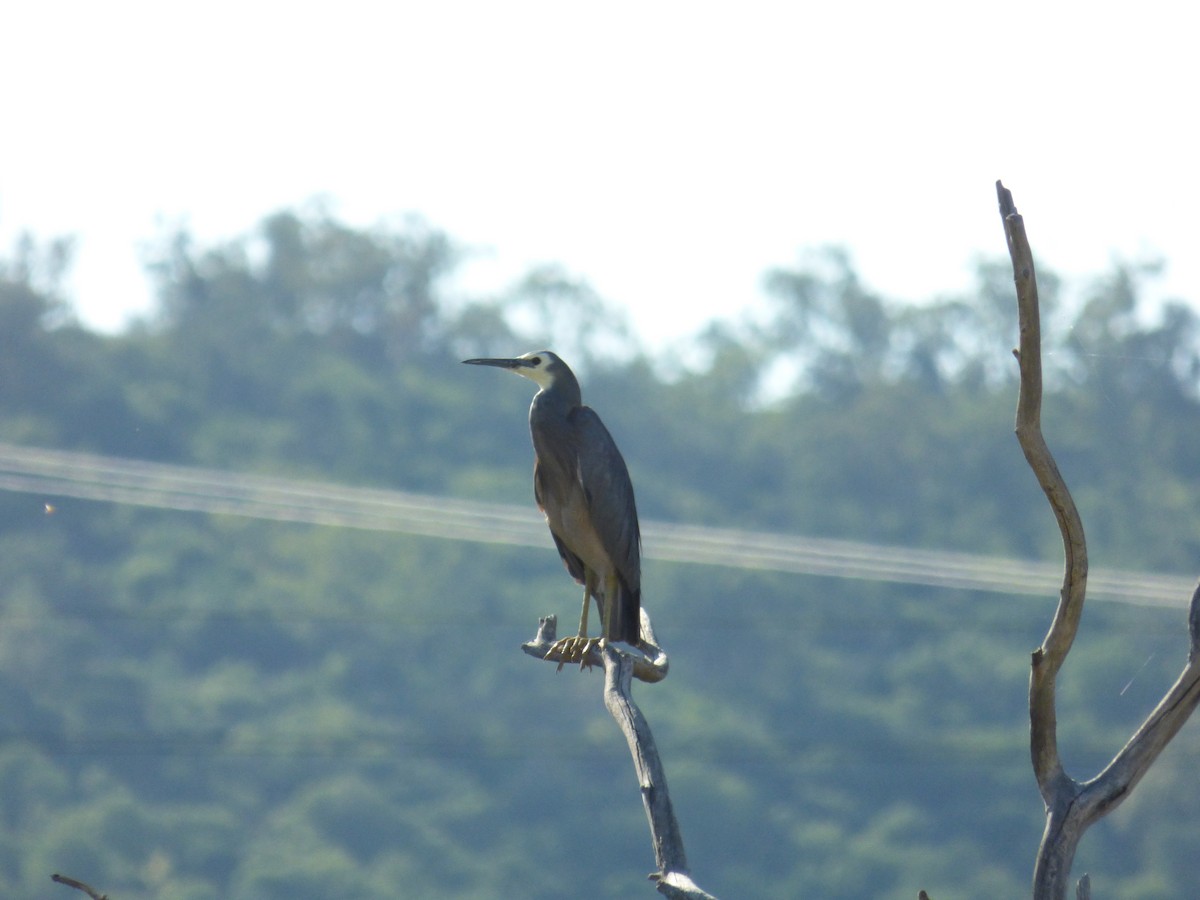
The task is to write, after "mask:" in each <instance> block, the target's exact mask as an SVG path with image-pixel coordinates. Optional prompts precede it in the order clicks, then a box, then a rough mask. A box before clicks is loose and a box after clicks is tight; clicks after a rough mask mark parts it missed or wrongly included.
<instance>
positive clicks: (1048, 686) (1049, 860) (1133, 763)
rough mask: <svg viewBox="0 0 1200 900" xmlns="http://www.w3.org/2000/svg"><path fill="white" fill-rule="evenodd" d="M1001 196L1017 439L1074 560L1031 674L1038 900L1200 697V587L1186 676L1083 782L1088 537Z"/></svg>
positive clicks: (1031, 294)
mask: <svg viewBox="0 0 1200 900" xmlns="http://www.w3.org/2000/svg"><path fill="white" fill-rule="evenodd" d="M996 194H997V197H998V199H999V201H1000V216H1001V218H1002V219H1003V220H1004V234H1005V237H1006V238H1007V241H1008V253H1009V256H1010V257H1011V259H1012V264H1013V278H1014V280H1015V282H1016V289H1017V315H1018V321H1019V324H1020V347H1019V349H1018V350H1016V351H1014V352H1015V354H1016V357H1017V361H1018V363H1019V364H1020V372H1021V386H1020V394H1019V396H1018V400H1017V422H1016V434H1017V440H1018V441H1019V443H1020V445H1021V449H1022V451H1024V453H1025V459H1026V461H1027V462H1028V463H1029V467H1030V468H1031V469H1032V470H1033V473H1034V475H1035V476H1036V477H1037V480H1038V483H1039V484H1040V485H1041V487H1042V491H1043V493H1045V495H1046V500H1047V502H1048V503H1049V504H1050V508H1051V510H1052V511H1053V512H1054V516H1055V519H1057V521H1058V528H1059V532H1060V533H1061V534H1062V541H1063V554H1064V557H1065V566H1064V572H1063V585H1062V590H1061V591H1060V593H1059V600H1058V608H1057V609H1056V610H1055V613H1054V618H1053V620H1052V621H1051V623H1050V630H1049V631H1048V632H1047V633H1046V637H1045V639H1044V640H1043V641H1042V644H1041V646H1040V647H1038V649H1037V650H1035V651H1034V652H1033V659H1032V667H1031V672H1030V678H1029V743H1030V756H1031V757H1032V761H1033V772H1034V776H1035V777H1036V779H1037V783H1038V790H1039V791H1040V792H1041V795H1042V800H1043V802H1044V803H1045V805H1046V829H1045V831H1044V832H1043V834H1042V842H1041V846H1040V847H1039V848H1038V855H1037V862H1036V863H1035V865H1034V872H1033V896H1034V900H1065V898H1066V896H1067V889H1068V884H1069V881H1070V876H1071V864H1072V862H1073V861H1074V859H1075V850H1076V848H1077V847H1078V846H1079V841H1080V839H1081V838H1082V837H1083V834H1084V832H1085V831H1086V830H1087V829H1088V827H1089V826H1090V825H1091V824H1092V823H1093V822H1095V821H1096V820H1098V819H1100V818H1102V817H1103V816H1105V815H1107V814H1108V813H1109V812H1111V811H1112V810H1113V809H1116V807H1117V806H1119V805H1120V803H1121V802H1122V801H1123V800H1124V799H1125V798H1126V797H1127V796H1129V794H1130V792H1131V791H1132V790H1133V788H1134V787H1135V786H1136V785H1137V783H1138V782H1139V781H1140V780H1141V778H1142V776H1143V775H1145V774H1146V772H1147V770H1148V769H1149V768H1150V766H1151V765H1152V764H1153V763H1154V760H1156V759H1157V758H1158V754H1159V753H1161V752H1162V750H1163V748H1165V747H1166V745H1167V744H1168V743H1169V742H1170V740H1171V738H1173V737H1174V736H1175V734H1176V733H1177V732H1178V731H1179V729H1180V728H1181V727H1183V723H1184V722H1186V721H1187V718H1188V716H1190V715H1191V714H1192V710H1194V709H1195V708H1196V705H1197V703H1200V666H1198V665H1197V656H1198V655H1200V587H1197V589H1196V591H1195V592H1194V593H1193V594H1192V603H1191V608H1190V612H1189V615H1188V630H1189V632H1190V638H1191V646H1190V651H1189V654H1188V660H1187V664H1186V665H1185V666H1184V668H1183V672H1182V673H1181V674H1180V676H1179V679H1178V680H1177V681H1176V682H1175V685H1174V686H1173V687H1172V688H1171V689H1170V690H1169V691H1168V692H1167V695H1166V696H1165V697H1164V698H1163V700H1162V702H1161V703H1159V705H1158V706H1157V707H1156V708H1155V710H1154V712H1152V713H1151V714H1150V715H1149V717H1148V718H1147V719H1146V721H1145V722H1143V723H1142V726H1141V727H1140V728H1139V729H1138V730H1137V732H1136V733H1135V734H1134V735H1133V737H1132V738H1130V740H1129V743H1127V744H1126V745H1125V747H1124V748H1123V749H1122V750H1121V751H1120V752H1119V753H1118V754H1117V755H1116V756H1115V757H1114V758H1113V760H1112V762H1110V763H1109V764H1108V766H1107V767H1105V769H1104V771H1103V772H1101V773H1100V774H1099V775H1097V776H1095V777H1094V778H1092V779H1091V780H1089V781H1083V782H1080V781H1076V780H1075V779H1074V778H1072V777H1071V776H1070V775H1068V774H1067V773H1066V771H1064V769H1063V766H1062V762H1061V760H1060V758H1059V754H1058V719H1057V712H1056V706H1055V679H1056V678H1057V676H1058V672H1059V670H1060V669H1061V668H1062V665H1063V663H1064V662H1066V658H1067V654H1068V653H1069V652H1070V650H1071V645H1072V643H1073V642H1074V640H1075V634H1076V632H1077V630H1078V628H1079V619H1080V616H1081V615H1082V614H1083V603H1084V595H1085V593H1086V590H1087V573H1088V560H1087V543H1086V540H1085V538H1084V533H1083V523H1082V521H1081V520H1080V518H1079V511H1078V510H1077V509H1076V507H1075V501H1074V500H1073V499H1072V498H1071V492H1070V491H1069V490H1068V489H1067V485H1066V482H1065V481H1064V480H1063V477H1062V475H1061V474H1060V473H1059V471H1058V466H1057V465H1056V464H1055V462H1054V457H1053V455H1052V454H1051V453H1050V448H1049V447H1048V446H1047V445H1046V441H1045V439H1044V438H1043V436H1042V423H1041V408H1042V337H1041V322H1040V313H1039V309H1038V293H1037V276H1036V274H1035V272H1034V266H1033V253H1032V251H1031V250H1030V247H1029V239H1028V237H1027V236H1026V234H1025V223H1024V220H1022V218H1021V216H1020V215H1019V214H1018V213H1017V208H1016V206H1015V205H1014V203H1013V199H1012V194H1011V193H1010V192H1009V191H1008V190H1007V189H1006V188H1005V187H1004V185H1003V184H1001V183H1000V182H999V181H997V182H996ZM1090 890H1091V887H1090V880H1088V879H1087V876H1085V877H1084V879H1081V880H1080V884H1079V886H1078V896H1081V897H1082V896H1087V895H1088V894H1089V893H1090Z"/></svg>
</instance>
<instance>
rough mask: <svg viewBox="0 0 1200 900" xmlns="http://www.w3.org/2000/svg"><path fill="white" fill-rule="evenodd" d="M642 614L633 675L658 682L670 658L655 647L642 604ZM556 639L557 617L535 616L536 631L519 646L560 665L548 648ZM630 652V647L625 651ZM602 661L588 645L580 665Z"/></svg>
mask: <svg viewBox="0 0 1200 900" xmlns="http://www.w3.org/2000/svg"><path fill="white" fill-rule="evenodd" d="M641 616H642V640H641V643H640V645H639V646H638V647H637V648H636V650H637V651H639V652H637V653H633V654H632V655H633V677H634V678H636V679H638V680H639V681H645V682H647V683H649V684H653V683H654V682H657V681H662V680H663V679H664V678H666V677H667V672H668V671H669V670H670V668H671V660H670V658H669V657H668V656H667V654H666V653H665V652H664V651H663V649H662V648H661V647H659V646H658V639H657V638H656V637H655V636H654V626H653V624H652V623H651V621H650V614H649V613H647V612H646V607H644V606H643V607H642V609H641ZM557 639H558V617H557V616H546V617H544V618H541V619H538V629H537V633H536V634H535V635H534V636H533V640H532V641H526V642H525V643H524V644H522V645H521V649H522V650H524V651H525V652H526V653H528V654H529V655H530V656H536V657H537V658H538V659H544V660H546V661H547V662H552V663H555V664H557V665H558V667H559V668H560V669H561V668H562V660H560V659H559V658H558V657H557V656H555V655H554V654H553V653H552V652H551V649H552V648H553V646H554V642H555V641H556V640H557ZM632 651H634V648H630V649H629V651H628V652H631V653H632ZM603 662H604V660H603V657H602V655H601V653H600V648H599V646H594V647H592V648H591V649H590V650H589V651H588V653H587V655H586V656H584V658H583V662H582V663H580V665H581V666H582V667H583V668H588V669H590V668H591V667H592V666H599V665H602V664H603Z"/></svg>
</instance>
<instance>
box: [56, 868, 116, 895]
mask: <svg viewBox="0 0 1200 900" xmlns="http://www.w3.org/2000/svg"><path fill="white" fill-rule="evenodd" d="M50 880H51V881H53V882H54V883H56V884H65V885H66V886H67V887H73V888H75V890H77V891H83V892H84V893H85V894H87V895H88V896H89V897H91V898H92V900H108V894H101V893H100V892H99V891H97V890H96V889H95V888H93V887H92V886H91V885H89V884H84V883H83V882H82V881H76V880H75V879H74V878H68V877H67V876H66V875H59V874H58V873H57V872H55V873H54V874H53V875H51V876H50Z"/></svg>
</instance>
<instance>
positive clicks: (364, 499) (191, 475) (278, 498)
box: [0, 443, 1195, 608]
mask: <svg viewBox="0 0 1200 900" xmlns="http://www.w3.org/2000/svg"><path fill="white" fill-rule="evenodd" d="M0 490H7V491H13V492H20V493H26V494H36V495H41V496H47V497H74V498H78V499H83V500H98V501H104V502H109V503H121V504H129V505H134V506H144V507H154V508H159V509H172V510H182V511H188V512H201V513H210V514H227V515H234V516H244V517H248V518H255V519H270V520H274V521H281V522H301V523H308V524H313V525H330V526H335V527H342V528H361V529H366V530H371V531H390V532H399V533H403V534H412V535H420V536H423V537H434V538H444V539H448V540H462V541H476V542H481V543H490V544H509V545H515V546H522V547H544V546H546V545H547V541H548V538H547V535H546V525H545V522H544V521H543V520H542V518H541V517H540V516H539V515H538V514H537V513H536V512H535V511H534V510H533V508H532V506H529V507H526V506H513V505H506V504H498V503H483V502H479V501H471V500H461V499H456V498H452V497H439V496H434V495H429V494H415V493H408V492H403V491H389V490H378V489H370V488H355V487H347V486H343V485H336V484H328V483H321V482H308V481H299V480H294V479H284V478H274V477H270V476H266V475H254V474H246V473H235V472H225V471H220V470H216V469H203V468H196V467H191V466H175V465H166V464H163V463H152V462H145V461H141V460H132V459H121V458H117V457H109V456H99V455H95V454H89V453H76V452H69V451H63V450H49V449H45V448H38V447H21V446H17V445H13V444H5V443H0ZM642 537H643V542H644V556H645V557H646V558H647V559H656V560H663V561H667V562H679V563H694V564H699V565H717V566H727V567H731V568H738V569H755V570H762V571H772V572H786V573H791V574H800V575H826V576H829V577H834V578H854V579H862V580H866V581H881V582H890V583H899V584H914V585H925V586H929V587H946V588H960V589H964V590H978V591H992V592H996V593H1003V594H1036V595H1053V594H1054V593H1055V592H1056V591H1057V590H1058V589H1059V587H1060V586H1061V580H1062V567H1061V566H1060V565H1058V564H1055V563H1045V562H1035V561H1030V560H1022V559H1013V558H1008V557H997V556H983V555H976V554H969V553H951V552H948V551H941V550H918V549H913V548H909V547H896V546H888V545H881V544H869V543H860V542H855V541H843V540H831V539H825V538H810V537H801V536H799V535H788V534H779V533H773V532H755V531H738V530H733V529H719V528H707V527H701V526H694V525H677V524H673V523H669V522H658V521H645V522H643V523H642ZM1194 586H1195V579H1192V578H1188V577H1186V576H1180V575H1158V574H1154V573H1149V572H1136V571H1130V570H1117V569H1107V570H1106V569H1095V570H1093V571H1092V572H1091V573H1090V575H1089V578H1088V587H1089V592H1090V595H1091V596H1092V597H1094V598H1096V599H1102V600H1111V601H1116V602H1121V603H1133V604H1139V605H1147V606H1167V607H1178V608H1182V607H1184V606H1186V605H1187V602H1188V600H1189V599H1190V597H1191V593H1192V589H1193V587H1194Z"/></svg>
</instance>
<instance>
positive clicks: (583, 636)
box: [546, 569, 600, 671]
mask: <svg viewBox="0 0 1200 900" xmlns="http://www.w3.org/2000/svg"><path fill="white" fill-rule="evenodd" d="M595 589H596V576H595V574H594V573H593V572H592V570H591V569H587V570H585V572H584V576H583V612H581V613H580V615H579V634H578V635H576V636H574V637H567V638H560V639H559V640H557V641H555V642H554V644H553V645H551V647H550V649H549V650H548V651H546V659H553V660H557V661H558V668H559V671H561V670H562V667H563V666H564V665H566V664H567V663H569V662H577V663H579V667H580V668H589V667H590V664H589V663H588V661H587V655H588V652H589V651H590V650H591V649H592V647H593V645H595V644H598V643H600V639H599V638H589V637H588V636H587V623H588V606H589V604H591V602H592V593H593V592H594V591H595Z"/></svg>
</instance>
